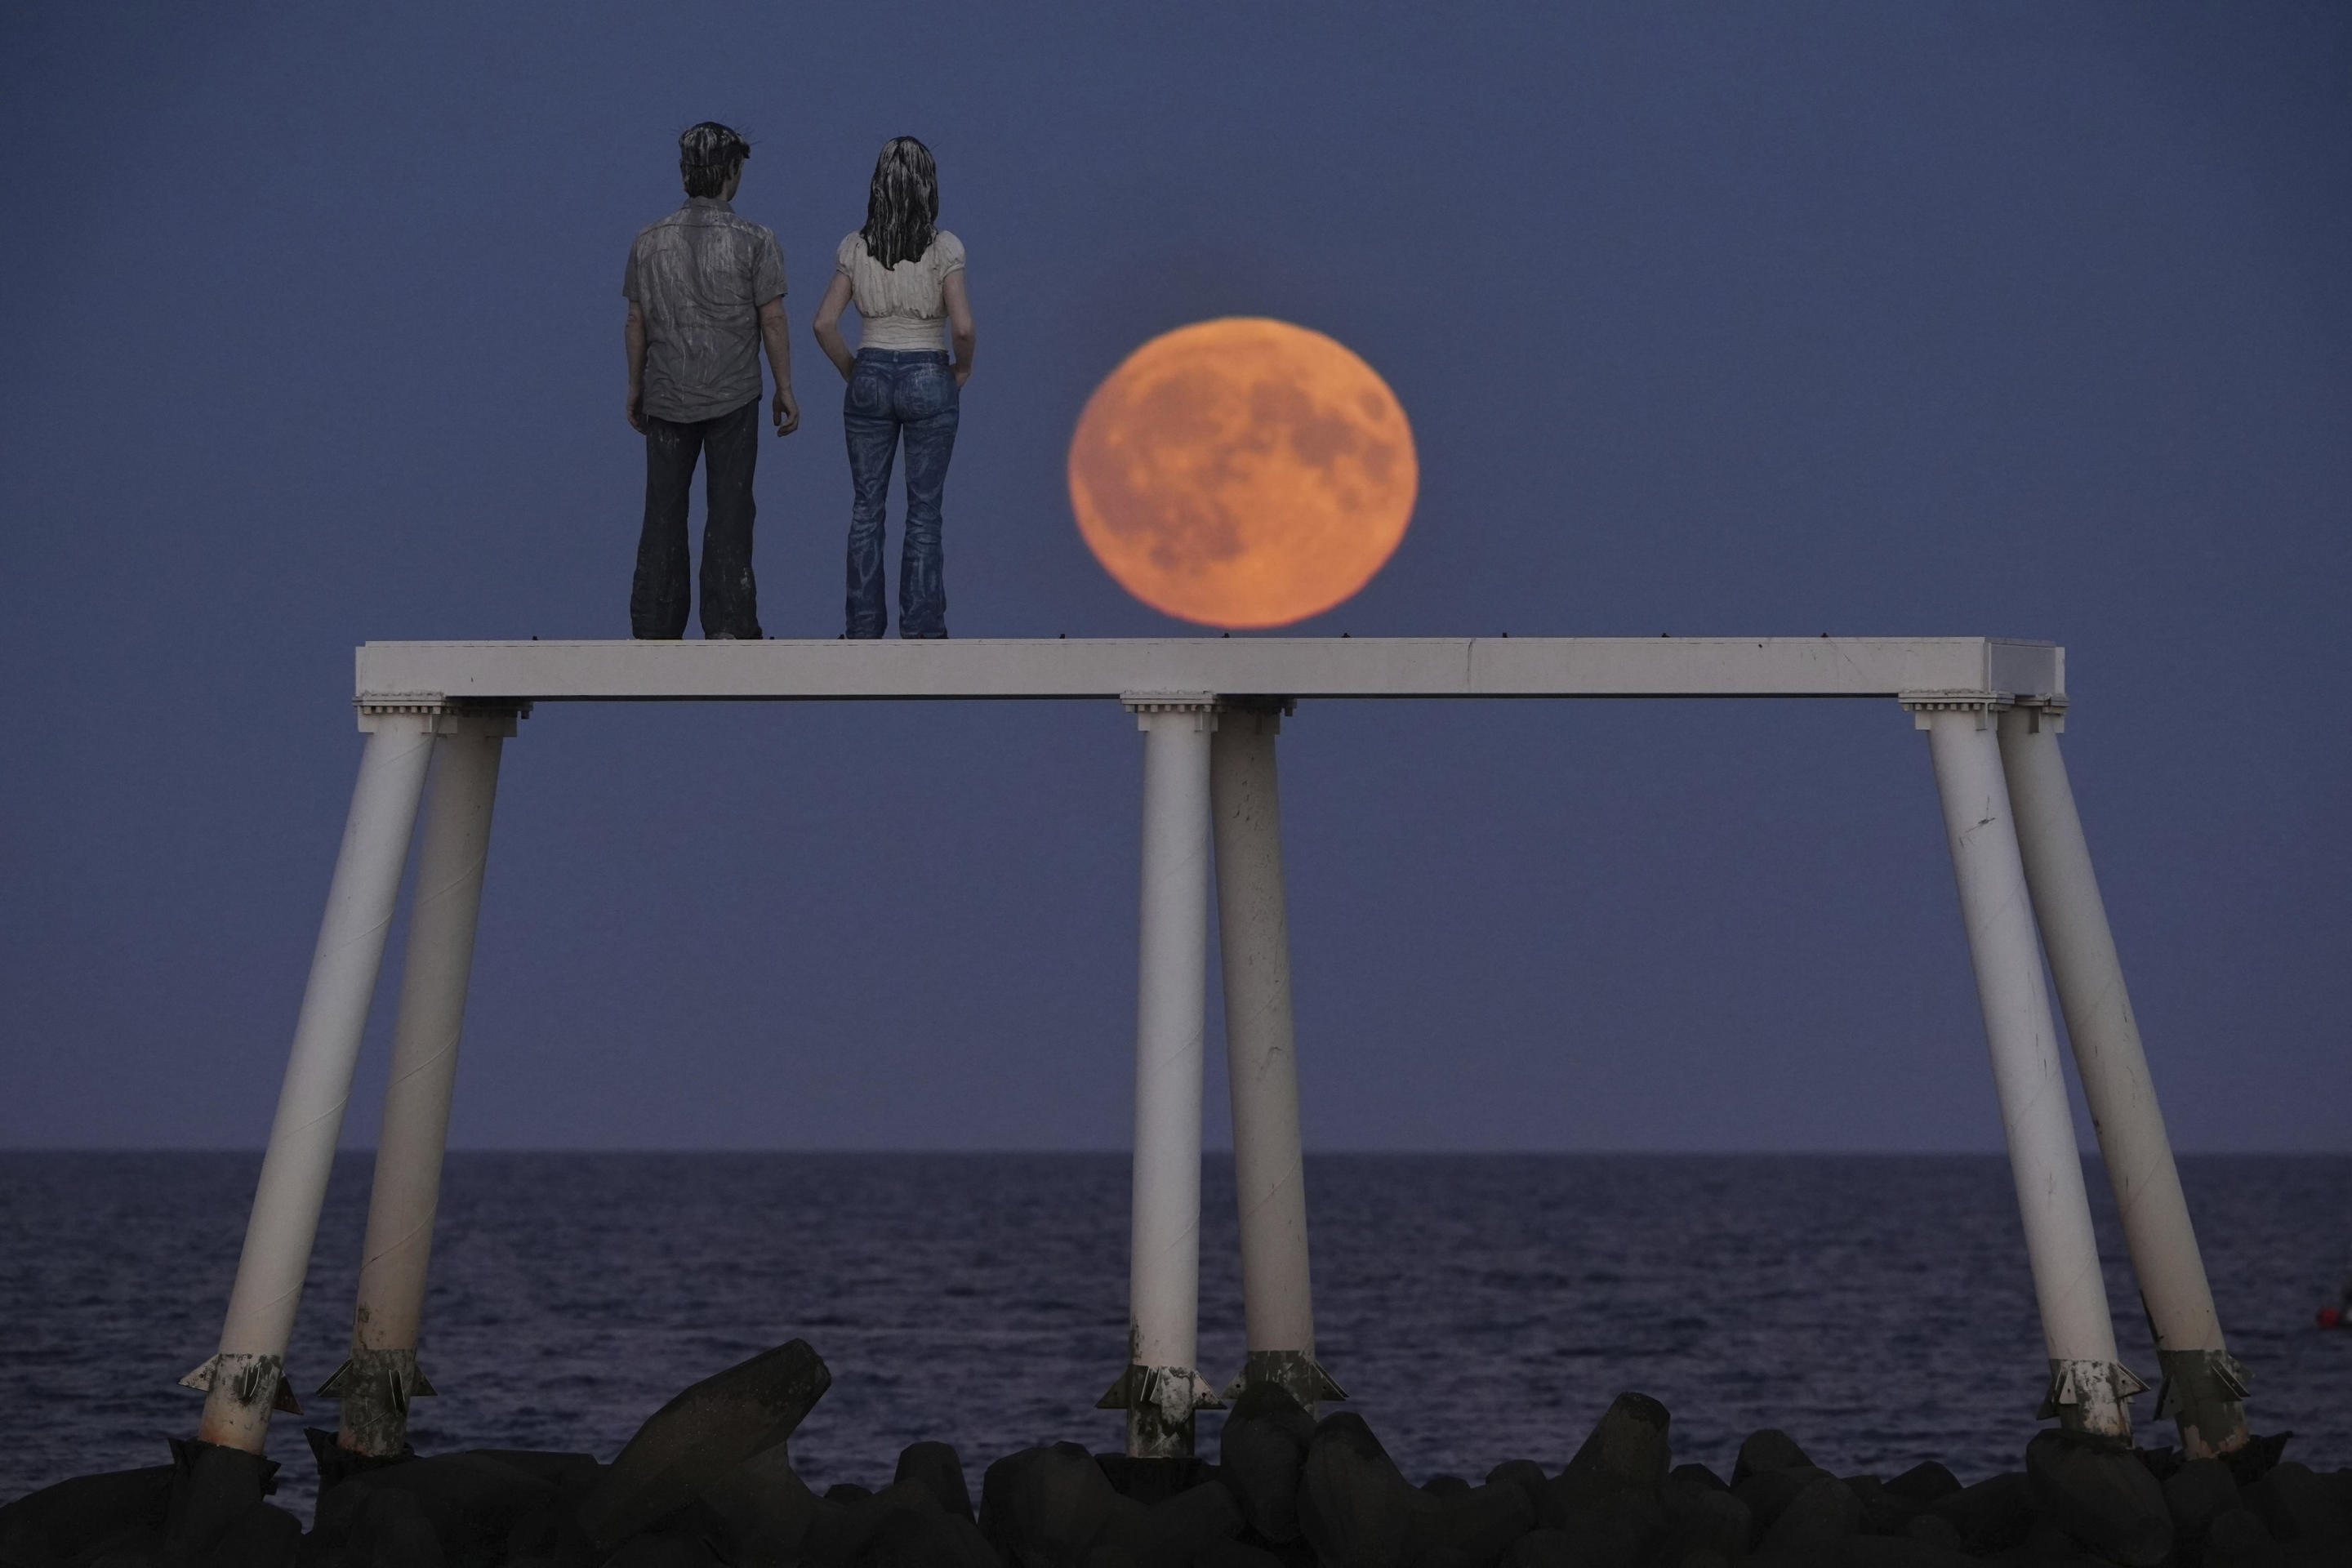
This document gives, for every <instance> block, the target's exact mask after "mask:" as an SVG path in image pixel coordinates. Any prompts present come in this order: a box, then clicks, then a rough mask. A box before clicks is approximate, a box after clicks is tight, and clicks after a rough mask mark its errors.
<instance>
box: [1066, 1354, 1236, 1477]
mask: <svg viewBox="0 0 2352 1568" xmlns="http://www.w3.org/2000/svg"><path fill="white" fill-rule="evenodd" d="M1095 1408H1096V1409H1097V1410H1124V1411H1126V1412H1127V1451H1128V1454H1129V1457H1131V1458H1138V1459H1189V1458H1192V1413H1193V1412H1194V1411H1196V1410H1222V1409H1223V1408H1224V1401H1223V1400H1222V1399H1219V1398H1218V1397H1217V1392H1216V1390H1214V1389H1213V1388H1211V1387H1210V1386H1209V1384H1208V1383H1207V1381H1206V1380H1205V1379H1203V1378H1202V1376H1201V1374H1200V1373H1197V1372H1194V1371H1193V1370H1192V1368H1191V1367H1189V1366H1136V1365H1129V1367H1128V1369H1127V1370H1126V1371H1125V1372H1122V1373H1119V1374H1118V1382H1116V1383H1114V1384H1111V1385H1110V1392H1109V1393H1108V1394H1104V1395H1103V1396H1102V1397H1101V1398H1100V1399H1098V1400H1097V1401H1095Z"/></svg>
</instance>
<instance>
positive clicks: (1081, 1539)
mask: <svg viewBox="0 0 2352 1568" xmlns="http://www.w3.org/2000/svg"><path fill="white" fill-rule="evenodd" d="M1117 1500H1118V1493H1117V1492H1115V1491H1113V1490H1112V1489H1111V1484H1110V1481H1109V1480H1108V1479H1107V1478H1106V1477H1105V1476H1104V1475H1103V1472H1102V1467H1101V1466H1100V1465H1097V1464H1096V1463H1095V1458H1094V1456H1093V1455H1092V1454H1089V1453H1087V1451H1086V1450H1085V1449H1084V1448H1082V1447H1079V1446H1078V1445H1077V1444H1076V1443H1056V1444H1055V1445H1054V1446H1053V1447H1050V1448H1024V1449H1022V1450H1021V1451H1020V1452H1019V1453H1017V1454H1009V1455H1007V1456H1006V1457H1005V1458H1002V1459H999V1460H997V1461H996V1463H994V1464H992V1465H991V1466H989V1467H988V1471H987V1473H986V1474H985V1475H984V1476H983V1477H982V1479H981V1489H980V1528H981V1531H982V1534H983V1535H984V1536H986V1537H987V1539H988V1542H989V1544H990V1545H992V1546H993V1547H995V1548H996V1550H997V1551H998V1552H1000V1553H1002V1554H1003V1556H1004V1557H1005V1558H1007V1559H1008V1560H1009V1561H1011V1562H1012V1563H1014V1564H1015V1565H1016V1568H1077V1565H1078V1563H1080V1562H1081V1560H1082V1559H1083V1558H1084V1557H1085V1555H1086V1550H1087V1543H1088V1542H1092V1541H1093V1540H1094V1538H1095V1536H1096V1535H1097V1533H1098V1532H1099V1531H1101V1530H1102V1528H1103V1525H1104V1524H1105V1523H1106V1522H1107V1521H1108V1519H1109V1517H1110V1512H1111V1505H1112V1504H1113V1503H1114V1502H1115V1501H1117Z"/></svg>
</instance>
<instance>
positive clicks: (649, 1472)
mask: <svg viewBox="0 0 2352 1568" xmlns="http://www.w3.org/2000/svg"><path fill="white" fill-rule="evenodd" d="M832 1383H833V1374H832V1373H830V1372H829V1371H827V1370H826V1368H825V1364H824V1362H823V1361H821V1360H819V1359H818V1357H817V1353H816V1352H814V1351H813V1350H811V1349H810V1348H809V1347H808V1345H807V1344H806V1343H805V1342H803V1341H800V1340H793V1341H792V1342H789V1343H787V1344H782V1345H779V1346H777V1347H776V1348H775V1349H774V1350H772V1351H763V1352H761V1353H760V1354H758V1355H756V1356H753V1357H752V1358H751V1360H749V1361H747V1362H743V1363H740V1364H738V1365H735V1366H731V1367H729V1368H728V1369H727V1370H726V1371H724V1372H722V1373H717V1374H715V1375H713V1376H710V1377H707V1378H704V1379H703V1380H702V1381H701V1382H700V1383H698V1384H694V1385H693V1386H692V1387H691V1388H688V1389H687V1390H686V1391H685V1392H684V1393H682V1394H679V1395H677V1398H675V1399H672V1400H671V1401H670V1402H669V1403H668V1404H667V1405H663V1406H662V1407H661V1408H660V1409H659V1410H657V1411H656V1412H654V1414H653V1415H652V1416H651V1417H650V1418H649V1419H647V1421H646V1424H645V1425H644V1426H640V1427H638V1428H637V1431H636V1435H635V1436H633V1437H631V1438H630V1439H629V1441H628V1443H627V1445H626V1446H625V1447H623V1448H622V1450H621V1453H620V1457H619V1458H616V1459H614V1461H613V1465H612V1468H610V1469H608V1470H606V1471H605V1472H604V1474H603V1476H601V1477H600V1478H599V1479H598V1480H597V1483H596V1485H595V1487H594V1488H593V1489H592V1490H591V1491H590V1492H589V1493H588V1496H587V1497H586V1499H585V1500H583V1502H582V1504H581V1508H580V1523H581V1526H582V1528H583V1529H584V1530H586V1531H587V1532H588V1536H589V1539H590V1540H591V1541H593V1542H596V1543H597V1545H598V1546H599V1548H600V1549H610V1548H611V1547H614V1546H617V1545H618V1544H619V1543H620V1542H622V1541H624V1540H625V1539H627V1538H628V1537H630V1536H632V1535H635V1534H636V1533H637V1532H638V1531H641V1530H643V1529H645V1528H646V1526H648V1525H650V1524H652V1523H653V1522H654V1521H656V1520H657V1519H660V1518H661V1517H662V1516H663V1515H665V1514H667V1513H669V1512H671V1511H673V1510H677V1509H678V1508H681V1507H684V1506H685V1504H686V1503H687V1501H688V1500H689V1499H691V1498H692V1497H693V1496H694V1494H695V1493H696V1492H697V1491H698V1490H699V1489H701V1488H702V1487H704V1486H705V1485H707V1484H709V1482H711V1481H714V1480H716V1479H718V1478H719V1477H720V1476H721V1475H724V1474H725V1473H726V1472H727V1471H729V1470H731V1469H733V1468H735V1467H736V1466H737V1465H739V1464H741V1463H742V1462H743V1461H744V1460H745V1459H748V1458H751V1456H752V1455H754V1454H756V1453H758V1452H760V1451H761V1449H763V1448H769V1447H774V1446H775V1445H776V1444H778V1443H781V1442H782V1441H784V1440H785V1439H786V1438H787V1437H790V1436H792V1434H793V1428H794V1427H796V1426H799V1425H800V1424H801V1421H802V1418H803V1417H804V1416H806V1415H808V1413H809V1410H810V1408H811V1407H812V1406H814V1405H815V1404H816V1402H817V1401H818V1400H819V1399H821V1398H822V1397H824V1391H825V1390H826V1389H827V1388H828V1387H830V1386H831V1385H832Z"/></svg>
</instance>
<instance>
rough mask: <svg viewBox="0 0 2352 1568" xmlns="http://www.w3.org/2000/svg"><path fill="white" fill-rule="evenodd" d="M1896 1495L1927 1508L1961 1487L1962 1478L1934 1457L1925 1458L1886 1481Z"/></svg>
mask: <svg viewBox="0 0 2352 1568" xmlns="http://www.w3.org/2000/svg"><path fill="white" fill-rule="evenodd" d="M1886 1489H1887V1490H1888V1491H1890V1492H1893V1493H1894V1494H1895V1496H1896V1497H1899V1498H1906V1499H1908V1500H1910V1501H1912V1502H1915V1503H1916V1504H1918V1505H1919V1506H1920V1507H1921V1508H1926V1507H1927V1505H1928V1504H1929V1503H1933V1502H1939V1501H1941V1500H1944V1499H1945V1498H1948V1497H1949V1496H1951V1495H1952V1494H1953V1493H1954V1492H1956V1491H1958V1490H1959V1489H1960V1479H1959V1478H1958V1476H1955V1475H1954V1474H1952V1472H1951V1471H1949V1470H1948V1469H1946V1468H1944V1467H1943V1466H1941V1465H1939V1464H1937V1462H1936V1461H1935V1460H1933V1459H1923V1460H1921V1461H1920V1462H1919V1463H1918V1464H1916V1465H1914V1466H1912V1467H1911V1468H1909V1469H1907V1470H1906V1471H1904V1472H1903V1473H1902V1474H1901V1475H1899V1476H1897V1477H1895V1479H1893V1480H1891V1481H1889V1482H1887V1483H1886Z"/></svg>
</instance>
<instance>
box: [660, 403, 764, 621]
mask: <svg viewBox="0 0 2352 1568" xmlns="http://www.w3.org/2000/svg"><path fill="white" fill-rule="evenodd" d="M645 419H646V527H645V531H644V532H643V533H642V534H640V535H638V538H637V576H636V581H635V584H632V585H631V587H630V589H629V633H630V635H631V636H633V637H684V636H685V635H686V610H687V599H688V585H687V575H688V566H689V561H688V554H687V537H686V501H687V492H688V490H689V489H691V488H692V487H693V484H694V460H695V458H697V457H699V458H702V459H703V493H704V496H705V498H706V499H707V500H708V503H709V506H708V510H709V516H708V517H706V518H705V519H704V520H703V524H702V635H703V636H704V637H759V636H760V635H761V632H760V594H759V589H758V587H757V586H756V585H755V584H753V583H752V581H751V517H752V513H753V510H754V508H753V506H752V504H751V473H752V470H753V469H754V468H757V467H758V466H759V461H760V400H759V399H758V398H756V397H755V398H753V399H752V400H751V402H749V403H747V404H745V405H743V406H742V407H740V408H738V409H737V410H735V411H734V412H733V413H732V414H721V415H720V416H719V417H717V418H716V419H698V420H696V421H694V422H693V423H691V424H686V425H681V424H677V423H676V422H674V421H672V420H668V419H657V418H656V417H655V416H652V415H650V414H648V415H646V416H645Z"/></svg>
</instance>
